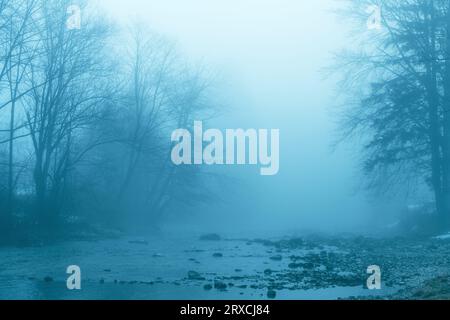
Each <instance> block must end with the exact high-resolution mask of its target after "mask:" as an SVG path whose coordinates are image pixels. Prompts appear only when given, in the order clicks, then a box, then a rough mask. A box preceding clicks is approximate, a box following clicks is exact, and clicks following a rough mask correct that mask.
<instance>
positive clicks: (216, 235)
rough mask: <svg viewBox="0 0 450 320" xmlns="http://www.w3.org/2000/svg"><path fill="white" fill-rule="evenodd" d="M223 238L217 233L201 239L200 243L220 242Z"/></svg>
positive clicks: (206, 235)
mask: <svg viewBox="0 0 450 320" xmlns="http://www.w3.org/2000/svg"><path fill="white" fill-rule="evenodd" d="M220 240H222V237H221V236H219V235H218V234H216V233H210V234H205V235H203V236H201V237H200V241H220Z"/></svg>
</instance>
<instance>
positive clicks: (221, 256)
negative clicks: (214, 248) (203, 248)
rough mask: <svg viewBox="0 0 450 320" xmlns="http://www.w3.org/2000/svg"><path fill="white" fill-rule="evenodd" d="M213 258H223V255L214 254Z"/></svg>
mask: <svg viewBox="0 0 450 320" xmlns="http://www.w3.org/2000/svg"><path fill="white" fill-rule="evenodd" d="M213 257H214V258H223V254H222V253H214V254H213Z"/></svg>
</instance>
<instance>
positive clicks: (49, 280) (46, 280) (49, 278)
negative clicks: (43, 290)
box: [44, 276, 53, 282]
mask: <svg viewBox="0 0 450 320" xmlns="http://www.w3.org/2000/svg"><path fill="white" fill-rule="evenodd" d="M44 281H45V282H53V278H52V277H49V276H47V277H45V278H44Z"/></svg>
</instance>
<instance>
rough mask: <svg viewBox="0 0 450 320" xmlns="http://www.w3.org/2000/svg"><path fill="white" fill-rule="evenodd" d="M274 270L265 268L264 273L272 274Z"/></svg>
mask: <svg viewBox="0 0 450 320" xmlns="http://www.w3.org/2000/svg"><path fill="white" fill-rule="evenodd" d="M272 272H273V271H272V270H270V269H266V270H264V274H265V275H266V276H270V275H271V274H272Z"/></svg>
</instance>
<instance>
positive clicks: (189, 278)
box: [0, 234, 450, 300]
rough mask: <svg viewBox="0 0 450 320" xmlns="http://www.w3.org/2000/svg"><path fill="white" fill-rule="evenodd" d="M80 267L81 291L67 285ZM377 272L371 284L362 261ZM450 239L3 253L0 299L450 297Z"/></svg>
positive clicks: (72, 245) (181, 242) (82, 245)
mask: <svg viewBox="0 0 450 320" xmlns="http://www.w3.org/2000/svg"><path fill="white" fill-rule="evenodd" d="M69 265H77V266H79V267H80V268H81V272H82V289H81V290H79V291H77V290H75V291H70V290H68V289H67V287H66V279H67V277H68V275H67V274H66V269H67V267H68V266H69ZM370 265H378V266H379V267H380V268H381V280H382V288H381V290H368V289H367V288H366V282H367V278H368V277H369V275H368V274H367V267H368V266H370ZM449 266H450V240H448V239H431V238H422V239H408V238H389V239H381V238H366V237H360V236H352V235H339V236H317V235H310V236H303V237H286V238H282V237H278V238H272V239H255V238H238V237H227V236H226V235H225V236H223V235H215V234H211V235H203V236H199V235H189V236H179V235H171V236H169V235H166V236H158V237H153V238H152V237H149V238H119V239H110V240H98V241H79V242H77V241H71V242H64V243H59V244H55V245H50V246H48V245H47V246H42V247H28V248H1V249H0V299H194V300H195V299H252V300H255V299H432V298H435V299H447V298H450V277H449V274H450V272H449V271H450V270H449Z"/></svg>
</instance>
